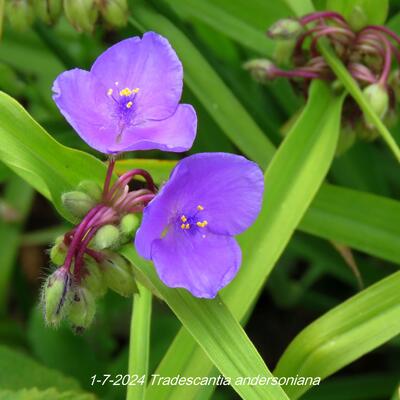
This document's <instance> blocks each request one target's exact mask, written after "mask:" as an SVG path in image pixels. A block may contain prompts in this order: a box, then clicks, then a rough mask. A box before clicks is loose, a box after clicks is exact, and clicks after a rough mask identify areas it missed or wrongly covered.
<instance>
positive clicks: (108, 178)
mask: <svg viewBox="0 0 400 400" xmlns="http://www.w3.org/2000/svg"><path fill="white" fill-rule="evenodd" d="M114 166H115V157H114V156H110V159H109V161H108V167H107V173H106V179H105V181H104V188H103V200H105V199H106V198H107V195H108V191H109V189H110V183H111V178H112V174H113V171H114Z"/></svg>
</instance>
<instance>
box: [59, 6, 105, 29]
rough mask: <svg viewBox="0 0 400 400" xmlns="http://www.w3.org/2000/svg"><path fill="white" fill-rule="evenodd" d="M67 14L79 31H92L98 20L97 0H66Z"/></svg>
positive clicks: (65, 8) (65, 9)
mask: <svg viewBox="0 0 400 400" xmlns="http://www.w3.org/2000/svg"><path fill="white" fill-rule="evenodd" d="M64 11H65V16H66V17H67V19H68V21H69V22H70V23H71V25H72V26H73V27H74V28H75V29H76V30H77V31H78V32H82V31H83V32H89V33H90V32H92V31H93V28H94V24H95V22H96V20H97V14H98V11H97V7H96V0H64Z"/></svg>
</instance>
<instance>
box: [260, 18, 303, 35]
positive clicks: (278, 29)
mask: <svg viewBox="0 0 400 400" xmlns="http://www.w3.org/2000/svg"><path fill="white" fill-rule="evenodd" d="M302 32H303V26H302V25H301V24H300V22H299V21H297V20H296V19H294V18H285V19H280V20H279V21H277V22H275V23H274V24H273V25H272V26H271V27H270V28H269V29H268V32H267V34H268V36H269V37H270V38H272V39H278V40H289V39H296V38H297V37H298V36H299V35H300V34H301V33H302Z"/></svg>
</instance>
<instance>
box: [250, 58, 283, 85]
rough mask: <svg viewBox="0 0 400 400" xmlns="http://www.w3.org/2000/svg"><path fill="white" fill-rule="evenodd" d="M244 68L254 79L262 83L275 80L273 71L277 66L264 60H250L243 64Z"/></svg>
mask: <svg viewBox="0 0 400 400" xmlns="http://www.w3.org/2000/svg"><path fill="white" fill-rule="evenodd" d="M243 68H244V69H245V70H247V71H249V72H250V74H251V76H252V77H253V79H254V80H256V81H257V82H260V83H266V82H267V81H268V80H270V79H273V78H274V75H273V71H274V69H275V65H274V64H273V63H272V62H271V61H269V60H267V59H264V58H257V59H254V60H250V61H248V62H246V63H245V64H243Z"/></svg>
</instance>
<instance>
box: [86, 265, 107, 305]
mask: <svg viewBox="0 0 400 400" xmlns="http://www.w3.org/2000/svg"><path fill="white" fill-rule="evenodd" d="M85 270H86V271H85V275H84V277H83V279H82V286H83V287H85V288H86V289H88V290H89V291H90V292H91V293H92V294H93V296H94V297H95V298H98V297H102V296H104V295H105V294H106V292H107V285H106V282H105V280H104V277H103V273H102V271H101V270H100V268H99V266H98V264H97V263H96V262H94V261H92V260H87V261H85Z"/></svg>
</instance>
